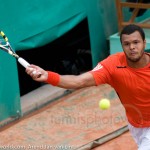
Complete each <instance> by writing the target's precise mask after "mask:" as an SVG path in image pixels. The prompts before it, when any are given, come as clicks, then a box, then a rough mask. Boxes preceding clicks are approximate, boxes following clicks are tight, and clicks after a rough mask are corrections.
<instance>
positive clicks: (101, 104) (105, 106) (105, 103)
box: [99, 98, 110, 110]
mask: <svg viewBox="0 0 150 150" xmlns="http://www.w3.org/2000/svg"><path fill="white" fill-rule="evenodd" d="M99 107H100V109H102V110H106V109H108V108H109V107H110V101H109V100H108V99H107V98H103V99H101V100H100V101H99Z"/></svg>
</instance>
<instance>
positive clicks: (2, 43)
mask: <svg viewBox="0 0 150 150" xmlns="http://www.w3.org/2000/svg"><path fill="white" fill-rule="evenodd" d="M0 48H2V49H3V50H4V51H6V52H8V53H9V54H10V55H12V56H13V57H16V58H19V56H18V55H17V54H16V53H15V51H14V50H13V49H12V47H11V46H10V44H9V42H8V38H7V37H6V35H5V34H4V32H3V31H0Z"/></svg>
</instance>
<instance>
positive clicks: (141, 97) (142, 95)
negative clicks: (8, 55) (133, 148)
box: [26, 24, 150, 150]
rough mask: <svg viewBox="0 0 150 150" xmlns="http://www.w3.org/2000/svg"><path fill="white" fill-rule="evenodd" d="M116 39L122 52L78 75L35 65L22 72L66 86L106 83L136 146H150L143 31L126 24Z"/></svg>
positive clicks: (144, 149) (149, 72)
mask: <svg viewBox="0 0 150 150" xmlns="http://www.w3.org/2000/svg"><path fill="white" fill-rule="evenodd" d="M120 41H121V44H122V48H123V51H124V52H119V53H117V54H114V55H110V56H109V57H108V58H106V59H104V60H103V61H101V62H99V63H98V65H97V66H96V67H95V68H94V69H93V70H91V71H88V72H86V73H83V74H81V75H77V76H75V75H59V74H57V73H55V72H51V71H45V70H43V69H42V68H40V67H38V66H35V65H31V66H29V67H28V68H27V69H26V72H27V74H29V75H30V76H31V77H32V78H33V80H35V81H39V82H46V83H49V84H52V85H54V86H58V87H62V88H66V89H78V88H84V87H89V86H97V85H100V84H105V83H107V84H110V85H111V86H112V87H113V88H114V89H115V90H116V92H117V94H118V96H119V98H120V100H121V102H122V104H123V106H124V108H125V111H126V115H127V119H128V125H129V129H130V131H131V134H132V136H133V138H134V139H135V141H136V143H137V144H138V147H139V150H150V93H149V92H150V54H148V53H146V52H144V49H145V46H146V40H145V34H144V31H143V30H142V29H141V28H140V27H139V26H136V25H134V24H131V25H127V26H126V27H125V28H124V29H123V30H122V32H121V33H120ZM35 70H36V73H35V74H34V73H33V71H35ZM39 72H40V73H41V76H40V77H38V74H39Z"/></svg>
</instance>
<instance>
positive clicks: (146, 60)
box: [127, 53, 150, 68]
mask: <svg viewBox="0 0 150 150" xmlns="http://www.w3.org/2000/svg"><path fill="white" fill-rule="evenodd" d="M127 63H128V65H129V66H130V67H131V68H143V67H145V66H146V65H148V64H149V63H150V56H149V55H147V54H146V53H144V54H143V56H142V57H141V58H140V59H139V60H138V61H136V62H134V61H131V60H129V59H127Z"/></svg>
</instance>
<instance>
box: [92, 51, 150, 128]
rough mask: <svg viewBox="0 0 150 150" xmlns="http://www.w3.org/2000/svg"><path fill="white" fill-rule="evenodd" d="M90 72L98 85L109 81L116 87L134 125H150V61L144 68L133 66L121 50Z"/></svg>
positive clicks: (129, 119)
mask: <svg viewBox="0 0 150 150" xmlns="http://www.w3.org/2000/svg"><path fill="white" fill-rule="evenodd" d="M146 54H147V55H149V54H148V53H146ZM90 72H91V73H92V74H93V76H94V79H95V82H96V84H97V85H99V84H105V83H107V84H110V85H111V86H112V87H113V88H114V89H115V91H116V92H117V94H118V96H119V98H120V100H121V102H122V104H123V105H124V107H125V110H126V115H127V118H128V121H129V122H130V123H131V124H132V125H133V126H135V127H150V63H149V64H148V65H147V66H145V67H144V68H140V69H135V68H131V67H129V66H128V65H127V62H126V57H125V54H124V53H123V52H120V53H117V54H114V55H111V56H109V57H108V58H106V59H105V60H103V61H101V62H100V63H98V65H97V66H96V67H95V68H94V69H93V70H92V71H90Z"/></svg>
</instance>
